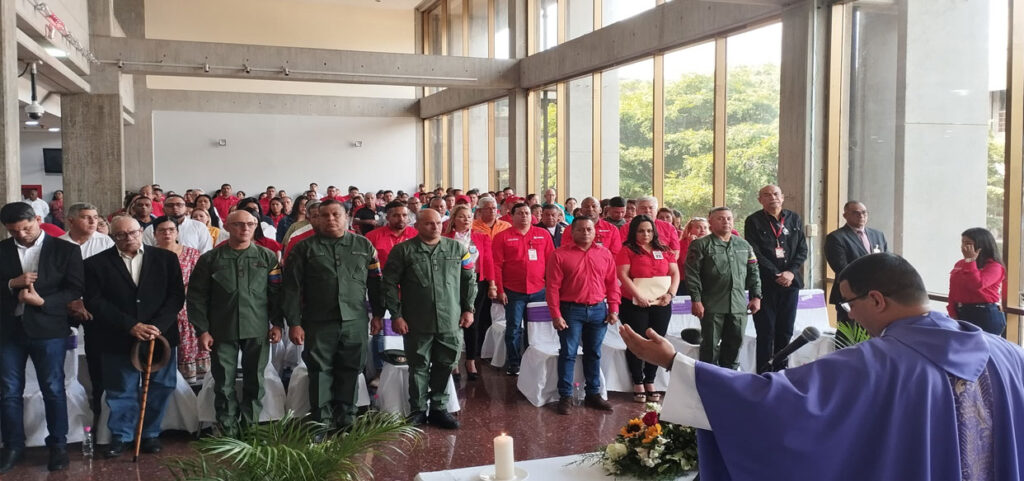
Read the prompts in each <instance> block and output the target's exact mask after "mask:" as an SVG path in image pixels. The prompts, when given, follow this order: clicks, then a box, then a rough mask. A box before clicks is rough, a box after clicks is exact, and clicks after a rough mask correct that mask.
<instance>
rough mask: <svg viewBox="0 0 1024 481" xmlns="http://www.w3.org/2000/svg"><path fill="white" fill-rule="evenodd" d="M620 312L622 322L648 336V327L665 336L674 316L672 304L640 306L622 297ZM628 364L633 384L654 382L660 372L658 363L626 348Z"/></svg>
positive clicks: (645, 336) (638, 332)
mask: <svg viewBox="0 0 1024 481" xmlns="http://www.w3.org/2000/svg"><path fill="white" fill-rule="evenodd" d="M619 311H620V312H619V313H620V314H621V316H622V322H624V323H625V324H626V325H627V326H629V327H631V328H633V330H634V331H636V333H637V334H640V335H641V336H643V337H644V338H645V339H646V338H647V334H646V332H647V328H651V329H654V332H656V333H658V335H659V336H664V335H665V332H666V331H668V322H669V320H670V319H671V317H672V304H669V305H667V306H651V307H639V306H637V305H635V304H633V302H632V301H630V300H629V299H625V298H623V299H622V305H620V306H619ZM626 365H627V366H629V374H630V376H631V377H632V378H633V384H649V383H652V382H654V377H655V376H656V375H657V374H658V365H657V364H651V363H648V362H644V361H643V360H641V359H640V358H638V357H636V356H635V355H633V353H632V352H630V351H629V350H628V349H627V350H626Z"/></svg>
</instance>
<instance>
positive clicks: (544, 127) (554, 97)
mask: <svg viewBox="0 0 1024 481" xmlns="http://www.w3.org/2000/svg"><path fill="white" fill-rule="evenodd" d="M534 109H535V112H536V113H535V117H534V119H536V120H535V122H534V126H533V128H534V129H535V132H534V134H535V135H534V138H536V139H537V142H536V145H535V146H534V155H535V157H534V158H535V159H536V163H537V165H536V169H535V170H534V172H535V173H536V176H537V179H536V180H537V184H536V185H537V192H541V191H543V190H544V189H547V188H551V187H554V188H557V186H558V91H557V89H556V87H555V86H554V85H552V86H549V87H545V88H543V89H540V90H538V91H537V95H536V104H535V105H534Z"/></svg>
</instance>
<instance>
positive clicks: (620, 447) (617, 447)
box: [604, 443, 629, 461]
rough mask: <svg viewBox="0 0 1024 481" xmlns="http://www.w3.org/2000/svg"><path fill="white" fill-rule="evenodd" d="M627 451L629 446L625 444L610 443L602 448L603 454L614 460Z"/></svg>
mask: <svg viewBox="0 0 1024 481" xmlns="http://www.w3.org/2000/svg"><path fill="white" fill-rule="evenodd" d="M628 451H629V448H627V447H626V445H625V444H622V443H612V444H609V445H608V446H607V447H605V448H604V455H605V456H607V457H608V459H610V460H612V461H616V460H618V459H619V458H621V457H623V456H625V455H626V453H627V452H628Z"/></svg>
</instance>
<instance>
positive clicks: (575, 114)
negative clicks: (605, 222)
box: [558, 75, 594, 200]
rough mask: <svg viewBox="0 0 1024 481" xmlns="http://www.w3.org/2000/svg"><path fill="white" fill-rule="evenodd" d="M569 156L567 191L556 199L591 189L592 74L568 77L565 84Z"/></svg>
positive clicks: (592, 163) (592, 166)
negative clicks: (574, 77)
mask: <svg viewBox="0 0 1024 481" xmlns="http://www.w3.org/2000/svg"><path fill="white" fill-rule="evenodd" d="M566 96H567V97H568V98H567V99H566V102H567V108H568V117H567V120H566V121H567V122H568V125H567V126H566V129H567V130H568V139H567V140H568V142H569V158H568V164H567V166H566V169H567V171H568V172H567V174H568V176H569V178H568V184H567V187H568V192H559V193H558V194H559V199H560V200H561V199H565V198H566V197H576V198H577V199H582V198H583V197H586V196H589V195H592V194H593V190H594V183H593V182H594V77H593V76H592V75H587V76H586V77H582V78H579V79H576V80H570V81H569V83H568V85H567V92H566Z"/></svg>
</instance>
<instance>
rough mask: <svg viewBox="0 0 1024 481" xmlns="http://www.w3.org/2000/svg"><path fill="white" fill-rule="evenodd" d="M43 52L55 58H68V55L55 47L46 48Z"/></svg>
mask: <svg viewBox="0 0 1024 481" xmlns="http://www.w3.org/2000/svg"><path fill="white" fill-rule="evenodd" d="M43 50H46V53H48V54H50V55H52V56H54V57H57V58H64V57H67V56H68V53H67V52H66V51H64V50H61V49H59V48H57V47H46V48H44V49H43Z"/></svg>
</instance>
